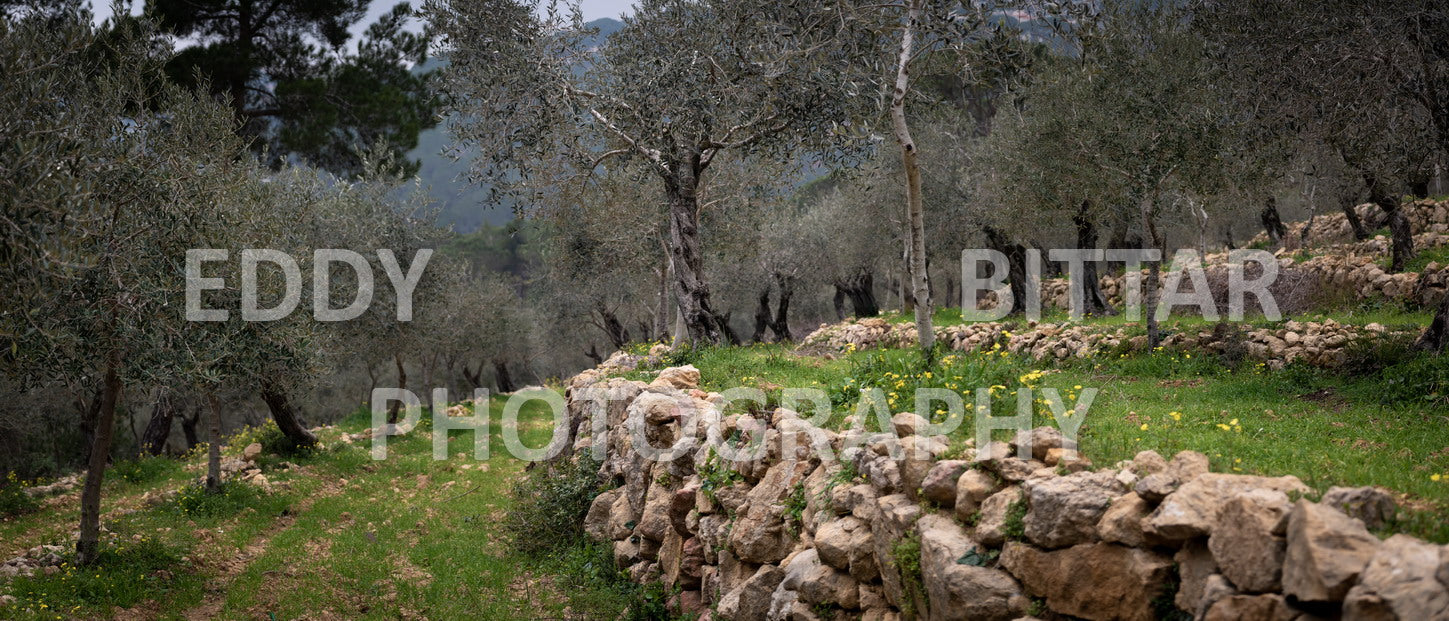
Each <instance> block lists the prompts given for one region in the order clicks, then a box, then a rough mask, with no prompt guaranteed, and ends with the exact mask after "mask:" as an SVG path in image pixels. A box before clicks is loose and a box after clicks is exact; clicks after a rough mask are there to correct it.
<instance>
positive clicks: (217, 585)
mask: <svg viewBox="0 0 1449 621" xmlns="http://www.w3.org/2000/svg"><path fill="white" fill-rule="evenodd" d="M341 492H342V486H341V485H339V484H338V483H337V482H335V481H334V482H330V483H328V484H327V485H325V486H324V487H323V488H322V489H319V490H317V491H316V492H315V493H313V494H309V495H307V496H306V497H304V498H303V499H302V500H300V501H298V502H297V504H296V505H295V506H294V507H292V510H291V511H289V512H288V513H287V514H286V515H284V516H281V517H278V518H277V519H276V520H275V521H273V522H272V524H271V525H270V526H268V527H267V529H266V530H264V531H262V532H261V533H259V534H257V536H256V537H253V538H252V540H251V542H249V543H248V544H247V545H246V547H245V548H242V549H241V550H240V551H238V552H237V553H236V554H235V555H233V556H231V557H229V558H225V559H222V560H219V561H210V560H202V561H199V562H197V565H199V566H208V567H212V568H214V569H215V570H216V573H215V574H214V575H213V576H212V577H211V578H210V579H209V580H208V581H207V585H206V597H205V598H204V599H202V601H201V603H200V604H197V605H196V606H194V607H192V608H191V609H190V610H187V611H186V612H184V613H182V614H181V616H182V617H183V618H185V619H188V620H190V621H202V620H209V619H215V618H217V617H218V616H220V615H221V611H222V609H223V608H224V607H225V605H226V596H227V593H229V592H230V590H231V584H232V582H234V581H235V580H236V579H237V577H238V576H240V575H242V574H243V573H245V572H246V570H247V568H248V567H250V566H251V564H252V561H254V560H256V559H257V557H259V556H261V555H262V554H263V553H265V552H266V551H267V548H268V547H269V546H270V545H271V543H272V538H273V537H276V536H277V535H278V534H280V533H281V532H282V531H285V530H287V529H288V528H291V527H292V525H293V524H295V523H296V521H297V516H298V515H301V514H302V513H304V512H306V511H307V510H308V509H310V508H311V507H312V503H314V502H316V501H317V499H318V498H327V497H330V496H336V495H337V494H339V493H341ZM117 618H118V619H119V618H121V617H117Z"/></svg>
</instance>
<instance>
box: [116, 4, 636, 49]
mask: <svg viewBox="0 0 1449 621" xmlns="http://www.w3.org/2000/svg"><path fill="white" fill-rule="evenodd" d="M90 2H91V7H92V9H93V10H94V11H95V13H96V19H97V20H98V21H99V20H104V19H105V18H107V17H110V16H111V0H90ZM397 3H398V2H397V0H372V6H371V7H369V8H368V10H367V19H364V20H362V23H360V24H358V26H357V27H356V28H354V29H353V32H352V35H353V41H356V40H357V39H356V38H357V37H358V36H360V35H361V34H362V31H363V30H364V29H366V28H367V25H368V24H371V23H372V22H373V21H374V20H376V19H377V16H379V15H382V14H383V13H386V12H387V11H389V10H391V9H392V7H393V6H394V5H396V4H397ZM142 4H144V0H134V1H133V2H131V11H132V12H133V13H140V12H141V5H142ZM421 4H422V3H421V2H420V1H419V0H414V1H413V2H412V5H413V6H414V7H417V6H419V5H421ZM633 6H634V0H583V1H582V2H581V3H580V5H579V7H580V8H581V9H582V10H583V12H584V19H585V20H587V21H592V20H596V19H599V18H602V17H612V18H615V19H618V17H619V15H620V14H621V13H627V12H631V8H632V7H633Z"/></svg>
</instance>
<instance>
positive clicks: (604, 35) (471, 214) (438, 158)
mask: <svg viewBox="0 0 1449 621" xmlns="http://www.w3.org/2000/svg"><path fill="white" fill-rule="evenodd" d="M588 26H590V27H593V28H597V29H598V31H599V32H598V34H596V35H594V36H593V37H591V38H590V39H589V40H588V41H587V44H588V45H589V46H590V47H598V46H600V45H602V44H603V43H604V41H606V40H607V39H608V38H609V37H610V36H611V35H613V34H614V33H616V32H618V31H619V30H620V29H622V28H623V27H624V22H621V21H619V20H617V19H609V18H604V19H597V20H594V21H591V22H589V23H588ZM447 64H448V59H447V58H430V59H428V61H427V62H426V63H423V64H421V65H418V66H417V67H416V68H414V71H419V72H422V71H431V70H433V69H439V68H442V67H446V66H447ZM449 122H450V121H449V120H448V119H444V120H443V122H442V123H439V124H438V126H437V127H434V128H433V129H429V130H427V131H425V132H422V133H420V134H418V148H416V149H414V150H413V151H412V152H410V153H408V157H410V158H412V159H414V160H417V161H418V162H419V163H420V164H421V166H420V167H419V169H418V176H419V177H420V178H422V180H423V184H424V185H426V186H428V188H429V193H430V194H431V195H432V197H433V199H434V200H436V201H437V202H438V204H439V206H440V207H441V210H440V213H439V214H438V220H439V223H440V224H442V225H444V226H451V227H453V230H455V231H458V232H459V233H472V232H473V231H476V230H478V228H479V227H481V226H482V225H483V224H490V225H494V226H498V225H502V224H506V223H507V222H508V221H509V220H512V219H513V217H514V216H513V204H512V203H504V204H492V203H490V199H489V191H488V188H487V187H480V186H478V185H474V184H471V183H469V182H468V167H469V165H470V164H471V159H472V154H471V153H464V154H462V157H461V158H460V159H458V160H456V161H455V160H454V159H453V158H452V157H450V156H448V155H447V154H446V153H445V152H446V150H447V149H448V147H449V145H451V143H452V137H451V136H449V135H448V124H449Z"/></svg>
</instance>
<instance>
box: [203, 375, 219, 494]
mask: <svg viewBox="0 0 1449 621" xmlns="http://www.w3.org/2000/svg"><path fill="white" fill-rule="evenodd" d="M206 404H207V405H208V406H209V407H210V408H211V424H210V425H209V426H210V433H209V434H208V435H209V436H210V438H211V439H210V444H211V446H209V447H207V451H206V491H207V492H208V493H213V494H214V493H216V492H219V491H221V402H220V401H217V399H216V395H215V394H208V395H206Z"/></svg>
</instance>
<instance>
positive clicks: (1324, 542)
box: [1283, 500, 1380, 602]
mask: <svg viewBox="0 0 1449 621" xmlns="http://www.w3.org/2000/svg"><path fill="white" fill-rule="evenodd" d="M1379 545H1380V542H1379V540H1378V538H1377V537H1374V536H1373V535H1372V534H1370V533H1369V532H1368V529H1367V528H1364V525H1363V522H1360V521H1359V520H1357V519H1354V518H1351V517H1348V516H1347V515H1344V513H1343V512H1342V511H1339V510H1338V509H1334V508H1332V507H1326V506H1323V505H1320V504H1315V503H1312V502H1308V501H1307V500H1299V501H1298V502H1297V503H1296V504H1294V505H1293V510H1292V512H1291V513H1289V515H1288V552H1287V555H1286V557H1285V561H1284V564H1283V592H1284V593H1285V594H1288V595H1292V596H1294V597H1297V598H1298V599H1300V600H1303V601H1309V602H1336V601H1340V600H1342V599H1343V597H1344V596H1345V595H1347V594H1348V590H1349V588H1350V587H1352V586H1353V583H1354V580H1356V579H1357V578H1358V575H1359V572H1361V571H1363V569H1364V567H1365V566H1366V565H1368V563H1369V560H1371V559H1372V558H1373V557H1374V553H1375V552H1377V551H1378V549H1379Z"/></svg>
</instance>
